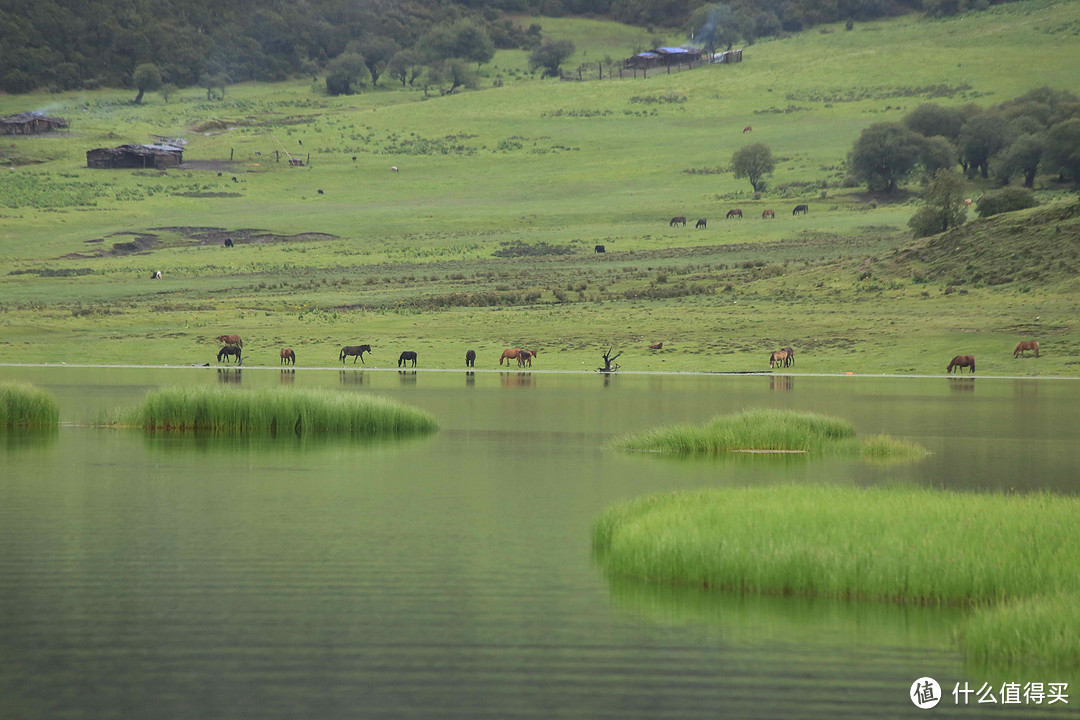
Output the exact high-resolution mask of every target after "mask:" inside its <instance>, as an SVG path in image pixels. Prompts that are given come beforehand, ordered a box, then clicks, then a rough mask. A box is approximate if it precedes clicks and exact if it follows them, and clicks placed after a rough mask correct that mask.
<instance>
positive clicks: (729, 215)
mask: <svg viewBox="0 0 1080 720" xmlns="http://www.w3.org/2000/svg"><path fill="white" fill-rule="evenodd" d="M733 217H737V218H739V219H740V220H742V210H738V209H736V210H728V211H727V215H726V216H725V219H726V220H730V219H731V218H733Z"/></svg>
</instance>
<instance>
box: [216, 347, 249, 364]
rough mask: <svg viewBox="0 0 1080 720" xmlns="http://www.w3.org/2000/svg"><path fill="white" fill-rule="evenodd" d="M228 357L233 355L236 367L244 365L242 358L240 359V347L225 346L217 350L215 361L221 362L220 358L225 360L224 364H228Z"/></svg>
mask: <svg viewBox="0 0 1080 720" xmlns="http://www.w3.org/2000/svg"><path fill="white" fill-rule="evenodd" d="M230 355H235V356H236V364H237V365H243V364H244V359H243V358H242V357H240V346H239V345H226V346H225V347H223V348H221V349H220V350H218V354H217V361H218V362H221V358H225V362H229V356H230Z"/></svg>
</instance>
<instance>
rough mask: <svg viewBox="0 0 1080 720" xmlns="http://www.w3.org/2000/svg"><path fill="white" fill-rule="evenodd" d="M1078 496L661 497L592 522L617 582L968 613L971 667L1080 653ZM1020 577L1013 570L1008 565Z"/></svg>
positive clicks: (769, 492)
mask: <svg viewBox="0 0 1080 720" xmlns="http://www.w3.org/2000/svg"><path fill="white" fill-rule="evenodd" d="M1077 513H1080V500H1078V499H1077V498H1074V497H1067V496H1060V495H1052V494H1049V493H1036V494H1030V495H1002V494H992V493H980V494H963V493H956V492H945V491H940V490H933V489H923V488H907V487H892V488H871V489H862V488H848V487H818V486H812V487H801V486H791V485H787V486H778V487H768V488H723V489H710V490H702V491H696V492H683V493H676V494H666V495H658V496H652V497H646V498H641V499H638V500H634V501H631V502H628V503H625V504H622V505H618V506H615V507H613V508H611V509H609V510H607V511H606V512H604V513H603V514H602V515H601V516H600V517H599V518H598V519H597V521H596V522H595V524H594V525H593V547H594V548H595V550H596V553H597V557H598V558H599V561H600V563H601V565H602V567H603V568H604V571H605V573H606V574H607V575H608V576H609V577H612V578H627V579H631V578H632V579H637V580H641V581H649V582H654V583H656V582H659V583H677V584H680V585H687V586H697V587H707V588H720V589H730V590H735V591H741V592H747V593H769V594H785V595H786V594H798V595H812V596H825V597H837V598H848V599H859V598H863V599H877V600H882V601H888V602H911V603H949V604H960V605H966V606H970V607H972V608H973V609H974V614H973V616H972V617H971V620H970V623H966V622H965V623H963V624H962V625H961V627H959V628H958V629H957V632H958V635H959V636H960V639H961V643H960V644H961V647H962V648H963V650H964V652H965V654H967V655H968V656H969V657H972V658H974V657H982V658H985V659H992V660H995V661H998V662H1006V663H1009V662H1021V663H1024V662H1027V663H1030V662H1031V661H1033V660H1034V661H1041V662H1047V661H1049V662H1065V663H1067V666H1068V667H1074V666H1075V662H1076V661H1077V658H1078V657H1080V612H1077V611H1076V608H1077V607H1080V602H1078V600H1080V572H1078V570H1080V568H1078V567H1077V561H1076V558H1077V557H1080V534H1078V533H1076V532H1075V517H1076V515H1077ZM1018 567H1022V568H1024V572H1022V573H1021V572H1016V568H1018Z"/></svg>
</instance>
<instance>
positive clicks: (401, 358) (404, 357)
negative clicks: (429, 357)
mask: <svg viewBox="0 0 1080 720" xmlns="http://www.w3.org/2000/svg"><path fill="white" fill-rule="evenodd" d="M410 360H411V361H412V366H413V367H416V353H415V352H414V351H412V350H406V351H405V352H403V353H401V354H400V355H398V359H397V366H398V367H402V366H403V365H404V364H405V363H407V362H409V361H410Z"/></svg>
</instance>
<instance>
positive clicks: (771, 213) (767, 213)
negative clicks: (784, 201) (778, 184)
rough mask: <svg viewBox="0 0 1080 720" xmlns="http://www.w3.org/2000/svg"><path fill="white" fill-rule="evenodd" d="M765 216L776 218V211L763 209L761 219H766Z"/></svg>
mask: <svg viewBox="0 0 1080 720" xmlns="http://www.w3.org/2000/svg"><path fill="white" fill-rule="evenodd" d="M765 218H773V219H775V218H776V213H775V212H773V211H772V210H762V211H761V219H762V220H764V219H765Z"/></svg>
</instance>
